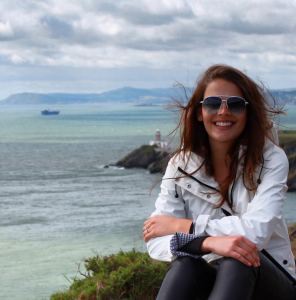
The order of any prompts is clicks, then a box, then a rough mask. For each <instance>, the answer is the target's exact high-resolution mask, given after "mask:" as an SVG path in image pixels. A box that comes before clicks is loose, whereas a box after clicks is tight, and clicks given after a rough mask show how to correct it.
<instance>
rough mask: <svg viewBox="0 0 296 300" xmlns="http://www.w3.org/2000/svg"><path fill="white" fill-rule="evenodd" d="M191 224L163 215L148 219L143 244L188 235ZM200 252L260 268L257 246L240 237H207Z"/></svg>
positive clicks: (188, 221)
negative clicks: (156, 239)
mask: <svg viewBox="0 0 296 300" xmlns="http://www.w3.org/2000/svg"><path fill="white" fill-rule="evenodd" d="M191 224H192V221H191V220H187V219H178V218H173V217H169V216H164V215H162V216H153V217H149V218H148V220H147V221H145V222H144V227H143V235H144V239H145V242H146V243H147V242H148V241H149V240H150V239H152V238H155V237H160V236H165V235H170V234H174V233H175V232H184V233H189V229H190V226H191ZM200 250H201V251H203V252H204V253H208V252H213V253H215V254H218V255H221V256H224V257H232V258H235V259H237V260H239V261H240V262H242V263H244V264H245V265H247V266H253V267H258V266H260V260H259V255H258V248H257V246H256V245H255V244H254V243H253V242H251V241H250V240H249V239H247V238H245V237H243V236H240V235H236V236H211V237H208V238H206V239H205V240H204V241H203V243H202V245H201V249H200Z"/></svg>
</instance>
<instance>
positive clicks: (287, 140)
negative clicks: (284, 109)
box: [279, 130, 296, 147]
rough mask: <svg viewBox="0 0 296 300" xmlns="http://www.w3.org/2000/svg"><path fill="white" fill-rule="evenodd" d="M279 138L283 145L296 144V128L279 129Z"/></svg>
mask: <svg viewBox="0 0 296 300" xmlns="http://www.w3.org/2000/svg"><path fill="white" fill-rule="evenodd" d="M279 140H280V146H281V147H287V146H289V145H292V144H296V130H279Z"/></svg>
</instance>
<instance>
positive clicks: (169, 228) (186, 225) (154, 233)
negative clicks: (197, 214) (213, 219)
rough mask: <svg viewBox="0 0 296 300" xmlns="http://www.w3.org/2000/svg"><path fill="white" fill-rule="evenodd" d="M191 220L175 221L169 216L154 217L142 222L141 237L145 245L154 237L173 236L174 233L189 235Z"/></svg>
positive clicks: (175, 219)
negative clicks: (142, 236)
mask: <svg viewBox="0 0 296 300" xmlns="http://www.w3.org/2000/svg"><path fill="white" fill-rule="evenodd" d="M191 224H192V221H191V220H187V219H177V218H173V217H169V216H154V217H150V218H148V220H147V221H146V222H144V227H143V235H144V239H145V242H146V243H147V242H148V241H149V240H150V239H152V238H154V237H159V236H164V235H169V234H174V233H175V232H184V233H189V229H190V226H191ZM146 229H147V230H146Z"/></svg>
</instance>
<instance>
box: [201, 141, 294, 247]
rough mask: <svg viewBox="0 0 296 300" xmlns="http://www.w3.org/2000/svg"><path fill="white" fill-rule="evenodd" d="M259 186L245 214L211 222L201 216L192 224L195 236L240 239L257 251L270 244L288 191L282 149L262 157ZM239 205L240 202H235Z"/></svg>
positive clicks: (286, 167) (266, 153) (269, 152)
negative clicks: (250, 242) (245, 240)
mask: <svg viewBox="0 0 296 300" xmlns="http://www.w3.org/2000/svg"><path fill="white" fill-rule="evenodd" d="M264 160H265V162H264V167H263V169H262V175H261V184H259V186H258V189H257V192H256V194H255V196H254V198H253V199H252V201H251V202H250V203H249V204H248V207H247V211H246V212H245V213H244V214H243V215H241V217H238V216H230V217H224V218H222V219H216V220H211V218H210V216H205V215H200V216H198V218H197V220H196V223H195V234H202V233H203V234H206V235H209V236H231V235H241V236H244V237H246V238H248V239H249V240H250V241H252V242H253V243H255V244H256V245H257V247H258V248H259V250H261V249H263V248H264V246H265V245H266V244H267V242H268V241H269V239H270V237H271V235H272V233H273V232H274V230H275V227H276V226H277V224H278V221H279V220H280V219H281V218H282V217H283V216H282V209H283V204H284V200H285V198H286V197H285V194H286V191H287V186H286V181H287V175H288V171H289V164H288V160H287V157H286V154H285V153H284V151H283V150H282V149H280V148H279V147H277V146H275V145H273V146H272V147H270V148H269V149H268V150H267V151H265V153H264ZM236 201H238V202H239V199H236Z"/></svg>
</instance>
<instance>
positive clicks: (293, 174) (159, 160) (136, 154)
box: [116, 130, 296, 192]
mask: <svg viewBox="0 0 296 300" xmlns="http://www.w3.org/2000/svg"><path fill="white" fill-rule="evenodd" d="M279 140H280V146H281V147H282V148H283V150H284V151H285V153H286V154H287V157H288V160H289V166H290V170H289V176H288V181H287V185H288V187H289V190H288V191H289V192H296V130H285V131H283V130H281V131H279ZM154 148H155V146H148V145H144V146H142V147H141V148H139V149H136V150H134V151H133V152H131V153H129V154H128V155H126V156H125V157H124V158H123V159H121V160H120V161H118V162H117V163H116V166H119V167H124V168H143V169H148V170H149V172H150V173H162V172H164V171H165V169H166V166H167V164H168V161H169V159H170V158H171V157H172V155H173V154H168V153H166V152H164V153H162V154H160V153H159V152H156V151H155V149H154Z"/></svg>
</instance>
